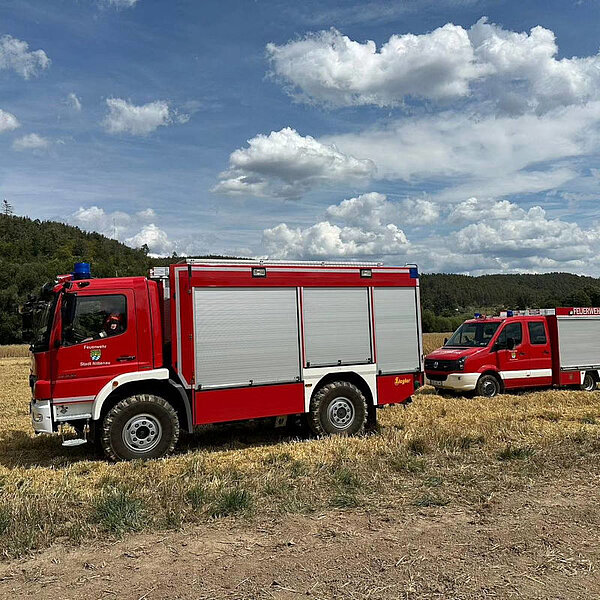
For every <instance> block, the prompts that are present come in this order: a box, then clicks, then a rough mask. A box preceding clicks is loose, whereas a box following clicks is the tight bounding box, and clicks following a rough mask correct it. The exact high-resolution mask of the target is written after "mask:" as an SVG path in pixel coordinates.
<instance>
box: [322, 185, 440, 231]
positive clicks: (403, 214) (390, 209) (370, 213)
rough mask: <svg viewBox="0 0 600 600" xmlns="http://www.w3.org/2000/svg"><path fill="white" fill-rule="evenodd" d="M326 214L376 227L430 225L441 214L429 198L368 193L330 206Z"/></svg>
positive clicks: (352, 223) (362, 225) (337, 219)
mask: <svg viewBox="0 0 600 600" xmlns="http://www.w3.org/2000/svg"><path fill="white" fill-rule="evenodd" d="M326 215H327V216H328V217H329V218H331V219H333V220H336V221H342V222H344V223H346V224H347V225H352V226H358V227H368V228H371V229H373V228H377V227H381V226H382V225H384V224H386V223H392V222H394V223H402V224H403V225H404V224H408V225H420V224H423V225H424V224H430V223H433V222H435V221H436V220H437V219H438V217H439V208H438V206H437V205H436V204H435V203H434V202H431V201H430V200H426V199H422V198H417V199H412V198H407V199H405V200H400V201H390V200H388V199H387V196H386V195H385V194H379V193H378V192H369V193H367V194H361V195H360V196H357V197H356V198H349V199H347V200H343V201H342V202H340V203H339V204H333V205H332V206H330V207H329V208H328V209H327V211H326Z"/></svg>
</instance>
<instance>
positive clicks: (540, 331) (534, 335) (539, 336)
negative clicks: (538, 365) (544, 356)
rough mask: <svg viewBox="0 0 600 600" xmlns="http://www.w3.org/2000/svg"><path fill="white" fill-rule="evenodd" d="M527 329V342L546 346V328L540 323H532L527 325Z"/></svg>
mask: <svg viewBox="0 0 600 600" xmlns="http://www.w3.org/2000/svg"><path fill="white" fill-rule="evenodd" d="M527 327H528V328H529V341H530V342H531V343H532V344H540V345H542V344H546V342H547V340H546V328H545V327H544V324H543V323H542V322H541V321H533V322H531V323H527Z"/></svg>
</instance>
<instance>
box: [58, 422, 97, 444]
mask: <svg viewBox="0 0 600 600" xmlns="http://www.w3.org/2000/svg"><path fill="white" fill-rule="evenodd" d="M89 430H90V420H89V419H86V421H85V425H84V426H83V437H82V438H70V439H68V440H65V432H64V431H63V425H62V423H61V424H60V437H61V438H62V446H63V447H65V448H73V447H74V446H83V444H87V442H88V438H87V436H88V431H89Z"/></svg>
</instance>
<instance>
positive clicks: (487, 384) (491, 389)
mask: <svg viewBox="0 0 600 600" xmlns="http://www.w3.org/2000/svg"><path fill="white" fill-rule="evenodd" d="M482 388H483V395H484V396H487V397H488V398H491V397H492V396H495V395H496V393H497V391H498V386H497V384H496V382H495V381H493V380H491V379H487V380H486V381H484V382H483V386H482Z"/></svg>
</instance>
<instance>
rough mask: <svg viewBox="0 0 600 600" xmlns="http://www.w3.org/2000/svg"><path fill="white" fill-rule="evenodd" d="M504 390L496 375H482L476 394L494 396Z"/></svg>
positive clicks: (487, 396)
mask: <svg viewBox="0 0 600 600" xmlns="http://www.w3.org/2000/svg"><path fill="white" fill-rule="evenodd" d="M501 391H502V387H501V385H500V382H499V381H498V379H497V378H496V377H494V375H482V376H481V377H480V378H479V381H477V387H476V388H475V395H476V396H484V397H485V398H494V396H497V395H498V394H499V393H500V392H501Z"/></svg>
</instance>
